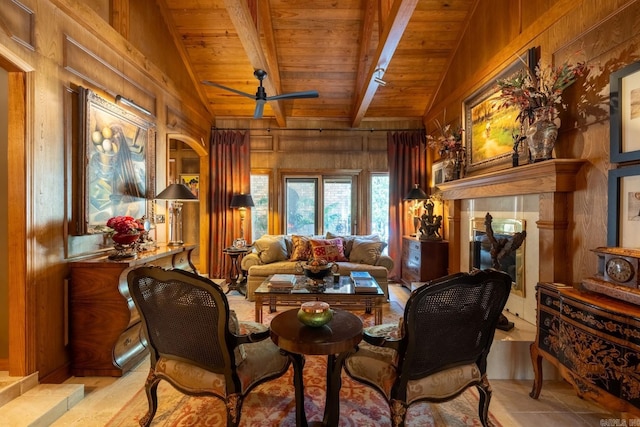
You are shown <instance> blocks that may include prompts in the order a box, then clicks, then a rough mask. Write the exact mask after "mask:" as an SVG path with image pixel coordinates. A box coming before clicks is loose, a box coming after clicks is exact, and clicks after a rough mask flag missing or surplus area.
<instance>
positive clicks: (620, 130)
mask: <svg viewBox="0 0 640 427" xmlns="http://www.w3.org/2000/svg"><path fill="white" fill-rule="evenodd" d="M609 87H610V91H611V93H610V101H609V110H610V114H611V120H610V122H609V123H610V144H611V149H610V159H611V162H612V163H619V162H628V161H632V160H638V159H640V137H639V136H638V135H640V62H635V63H633V64H630V65H627V66H626V67H624V68H622V69H620V70H618V71H615V72H613V73H611V76H610V77H609Z"/></svg>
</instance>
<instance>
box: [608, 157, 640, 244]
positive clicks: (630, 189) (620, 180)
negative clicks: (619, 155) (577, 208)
mask: <svg viewBox="0 0 640 427" xmlns="http://www.w3.org/2000/svg"><path fill="white" fill-rule="evenodd" d="M607 246H619V247H623V248H637V247H640V165H634V166H626V167H622V168H618V169H612V170H610V171H609V211H608V219H607Z"/></svg>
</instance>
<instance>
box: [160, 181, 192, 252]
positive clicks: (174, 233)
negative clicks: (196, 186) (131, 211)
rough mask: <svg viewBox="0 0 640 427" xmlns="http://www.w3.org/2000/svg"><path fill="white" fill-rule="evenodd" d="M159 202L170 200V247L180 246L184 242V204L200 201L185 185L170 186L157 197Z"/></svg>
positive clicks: (175, 184)
mask: <svg viewBox="0 0 640 427" xmlns="http://www.w3.org/2000/svg"><path fill="white" fill-rule="evenodd" d="M155 198H156V199H157V200H170V201H171V207H170V208H169V243H168V244H169V246H180V245H182V244H184V241H183V240H182V202H187V201H194V200H198V198H197V197H196V196H195V195H194V194H193V193H192V192H191V190H190V189H189V187H187V186H186V185H184V184H178V183H174V184H170V185H169V186H168V187H167V188H165V189H164V190H162V192H161V193H160V194H158V195H157V196H156V197H155Z"/></svg>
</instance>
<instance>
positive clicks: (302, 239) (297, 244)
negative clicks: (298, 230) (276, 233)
mask: <svg viewBox="0 0 640 427" xmlns="http://www.w3.org/2000/svg"><path fill="white" fill-rule="evenodd" d="M291 242H292V243H293V249H292V251H291V261H307V260H308V259H309V258H311V237H309V236H297V235H295V234H294V235H293V236H291Z"/></svg>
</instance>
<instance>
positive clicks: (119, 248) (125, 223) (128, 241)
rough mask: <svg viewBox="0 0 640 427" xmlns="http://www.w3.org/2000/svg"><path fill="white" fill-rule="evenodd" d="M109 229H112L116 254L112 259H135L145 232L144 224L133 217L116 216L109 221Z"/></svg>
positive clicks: (112, 255)
mask: <svg viewBox="0 0 640 427" xmlns="http://www.w3.org/2000/svg"><path fill="white" fill-rule="evenodd" d="M107 227H109V228H110V229H112V230H113V231H112V232H111V233H112V234H111V240H113V247H114V248H115V250H116V251H115V253H113V254H111V255H109V258H110V259H123V258H133V257H135V256H136V255H137V253H138V250H137V248H138V243H139V239H140V236H141V235H142V234H143V232H144V224H142V223H141V222H139V221H137V220H136V219H135V218H133V217H131V216H114V217H113V218H109V220H108V221H107Z"/></svg>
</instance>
